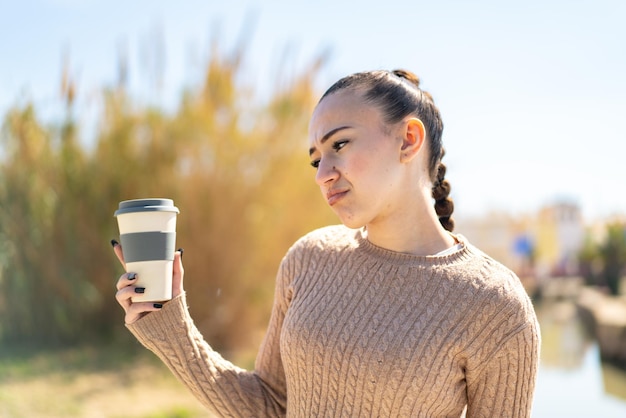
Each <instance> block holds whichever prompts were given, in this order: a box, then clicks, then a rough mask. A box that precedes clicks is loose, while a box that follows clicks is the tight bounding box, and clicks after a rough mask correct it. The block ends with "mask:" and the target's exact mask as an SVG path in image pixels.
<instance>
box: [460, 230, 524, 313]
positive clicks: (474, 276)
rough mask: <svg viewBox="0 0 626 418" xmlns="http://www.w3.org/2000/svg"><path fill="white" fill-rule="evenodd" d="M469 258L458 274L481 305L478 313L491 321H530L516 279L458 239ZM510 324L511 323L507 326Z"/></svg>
mask: <svg viewBox="0 0 626 418" xmlns="http://www.w3.org/2000/svg"><path fill="white" fill-rule="evenodd" d="M460 240H461V241H462V242H463V244H464V245H465V246H466V247H467V250H468V252H469V253H470V254H471V257H468V259H467V260H466V262H465V263H463V264H462V266H461V270H460V271H459V274H461V275H462V276H463V278H462V281H463V282H464V283H465V284H466V286H468V288H470V289H472V294H473V296H474V298H475V300H479V301H480V302H481V303H480V304H479V305H480V306H481V311H483V312H484V313H485V314H486V315H487V316H489V317H491V318H492V319H493V317H494V316H496V317H498V316H502V317H508V318H510V319H511V320H514V321H518V324H519V325H522V324H524V323H527V322H528V320H531V321H534V319H535V312H534V308H533V306H532V302H531V300H530V297H529V296H528V293H527V292H526V289H525V288H524V286H523V285H522V282H521V281H520V279H519V277H518V276H517V275H516V274H515V273H514V272H513V271H512V270H511V269H509V268H508V267H506V266H505V265H504V264H502V263H500V262H499V261H497V260H495V259H493V258H492V257H491V256H489V255H487V254H486V253H484V252H483V251H481V250H480V249H478V248H477V247H475V246H473V245H472V244H471V243H469V241H468V240H467V239H466V238H465V237H462V236H460ZM511 325H513V324H511Z"/></svg>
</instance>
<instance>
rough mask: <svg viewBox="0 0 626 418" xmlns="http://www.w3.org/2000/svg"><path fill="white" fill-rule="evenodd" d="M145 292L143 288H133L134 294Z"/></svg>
mask: <svg viewBox="0 0 626 418" xmlns="http://www.w3.org/2000/svg"><path fill="white" fill-rule="evenodd" d="M145 291H146V288H145V287H136V288H135V293H143V292H145Z"/></svg>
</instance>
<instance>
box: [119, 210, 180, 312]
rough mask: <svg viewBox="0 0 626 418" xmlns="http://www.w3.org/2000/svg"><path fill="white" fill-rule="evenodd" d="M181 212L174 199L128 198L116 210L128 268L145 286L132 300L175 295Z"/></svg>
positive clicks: (139, 285) (159, 299)
mask: <svg viewBox="0 0 626 418" xmlns="http://www.w3.org/2000/svg"><path fill="white" fill-rule="evenodd" d="M178 213H179V211H178V208H177V207H176V206H174V202H173V201H172V200H171V199H134V200H125V201H123V202H120V204H119V208H118V209H117V211H115V217H117V224H118V226H119V231H120V241H121V244H122V252H123V253H124V261H125V262H126V271H127V272H133V273H137V287H145V289H146V290H145V292H144V293H143V294H137V295H136V296H134V297H133V298H132V300H133V302H158V301H166V300H170V299H171V298H172V268H173V264H174V252H175V250H174V248H175V246H176V216H177V215H178Z"/></svg>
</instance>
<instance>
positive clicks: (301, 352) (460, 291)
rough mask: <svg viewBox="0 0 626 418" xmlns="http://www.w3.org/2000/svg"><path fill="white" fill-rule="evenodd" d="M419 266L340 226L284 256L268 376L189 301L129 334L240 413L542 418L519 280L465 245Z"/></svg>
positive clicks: (222, 408)
mask: <svg viewBox="0 0 626 418" xmlns="http://www.w3.org/2000/svg"><path fill="white" fill-rule="evenodd" d="M457 239H458V240H459V241H460V242H461V244H462V246H461V247H462V248H461V249H460V250H458V251H456V252H453V253H452V254H448V255H445V256H432V257H418V256H413V255H409V254H402V253H397V252H392V251H388V250H385V249H382V248H379V247H376V246H374V245H373V244H371V243H370V242H369V241H368V240H367V239H365V238H364V237H363V235H362V233H361V231H356V230H350V229H348V228H345V227H343V226H333V227H327V228H322V229H319V230H317V231H314V232H312V233H310V234H308V235H306V236H305V237H303V238H301V239H300V240H299V241H298V242H296V243H295V244H294V246H293V247H292V248H291V249H290V250H289V251H288V253H287V255H286V256H285V258H284V259H283V261H282V263H281V266H280V269H279V272H278V277H277V280H276V292H275V299H274V306H273V310H272V316H271V319H270V324H269V327H268V330H267V334H266V336H265V339H264V341H263V343H262V345H261V348H260V350H259V354H258V357H257V360H256V365H255V370H254V371H246V370H243V369H240V368H238V367H236V366H235V365H233V364H231V363H230V362H228V361H226V360H225V359H223V358H222V357H221V356H220V355H219V354H218V353H217V352H215V351H213V350H212V349H211V347H210V346H209V345H208V344H207V343H206V342H205V341H204V339H203V338H202V335H200V333H199V332H198V330H197V329H196V327H195V326H194V324H193V321H192V319H191V318H190V316H189V313H188V310H187V305H186V301H185V296H184V295H181V296H180V297H178V298H176V299H174V300H172V301H170V302H169V303H167V304H165V306H164V307H163V309H162V310H161V311H159V312H154V313H151V314H149V315H147V316H145V317H144V318H142V319H140V320H139V321H137V322H135V323H134V324H132V325H129V326H128V328H129V329H130V331H131V332H132V333H133V334H134V335H135V336H136V337H137V339H138V340H139V341H140V342H141V343H142V344H144V345H145V346H146V347H147V348H148V349H150V350H152V351H153V352H154V353H155V354H156V355H158V356H159V357H160V358H161V359H162V360H163V362H165V364H167V366H168V367H169V368H170V369H171V370H172V372H173V373H174V374H175V375H176V376H177V377H178V379H179V380H180V381H181V382H182V383H184V384H185V385H186V386H188V387H189V389H190V390H191V391H192V392H193V394H194V395H195V396H196V397H197V398H198V399H199V400H200V401H201V402H202V403H203V404H204V405H206V406H207V407H208V408H210V409H211V410H213V411H215V412H216V413H218V414H220V415H221V416H235V417H269V416H288V417H307V418H308V417H459V416H461V414H462V413H463V410H464V409H465V408H467V411H466V416H467V417H468V418H469V417H529V416H530V411H531V405H532V396H533V392H534V387H535V380H536V374H537V364H538V359H539V346H540V341H539V326H538V323H537V320H536V317H535V313H534V310H533V307H532V304H531V302H530V300H529V298H528V296H527V295H526V292H525V291H524V288H523V287H522V285H521V284H520V281H519V279H518V278H517V277H516V276H515V275H514V274H513V273H512V272H511V271H509V270H508V269H506V268H505V267H504V266H502V265H501V264H499V263H497V262H496V261H494V260H493V259H491V258H490V257H488V256H487V255H485V254H484V253H482V252H481V251H479V250H478V249H476V248H475V247H473V246H472V245H471V244H469V243H468V242H467V240H465V238H463V237H462V236H457Z"/></svg>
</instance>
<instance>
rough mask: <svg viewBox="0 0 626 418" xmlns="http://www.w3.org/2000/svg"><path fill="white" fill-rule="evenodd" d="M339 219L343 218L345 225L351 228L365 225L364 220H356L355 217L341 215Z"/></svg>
mask: <svg viewBox="0 0 626 418" xmlns="http://www.w3.org/2000/svg"><path fill="white" fill-rule="evenodd" d="M339 219H340V220H341V223H342V224H343V225H344V226H345V227H347V228H350V229H359V228H361V227H363V226H364V225H365V224H364V223H363V222H359V221H358V220H355V219H346V218H342V217H341V216H340V217H339Z"/></svg>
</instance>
